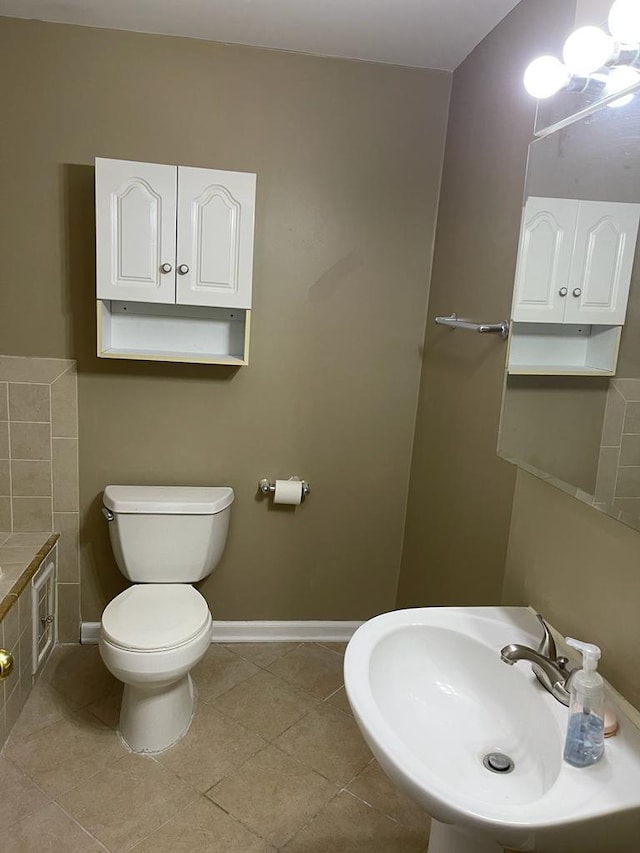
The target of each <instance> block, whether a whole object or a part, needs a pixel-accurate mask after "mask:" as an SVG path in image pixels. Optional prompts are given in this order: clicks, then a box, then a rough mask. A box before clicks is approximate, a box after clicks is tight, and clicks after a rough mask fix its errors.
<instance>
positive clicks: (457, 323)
mask: <svg viewBox="0 0 640 853" xmlns="http://www.w3.org/2000/svg"><path fill="white" fill-rule="evenodd" d="M436 323H437V324H438V326H449V328H451V329H468V330H469V331H471V332H480V333H481V334H489V335H500V337H501V338H502V340H503V341H506V339H507V338H508V336H509V323H508V322H507V321H506V320H502V322H500V323H472V322H471V321H470V320H459V319H458V315H457V314H455V313H454V314H449V316H448V317H436Z"/></svg>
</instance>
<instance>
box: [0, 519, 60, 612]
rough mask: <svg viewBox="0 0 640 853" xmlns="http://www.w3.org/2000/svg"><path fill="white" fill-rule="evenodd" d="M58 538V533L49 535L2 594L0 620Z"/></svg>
mask: <svg viewBox="0 0 640 853" xmlns="http://www.w3.org/2000/svg"><path fill="white" fill-rule="evenodd" d="M59 538H60V534H59V533H52V534H51V535H50V536H49V538H48V539H47V541H46V542H45V543H44V545H42V546H41V547H40V549H39V550H38V551H37V552H36V553H35V554H34V556H33V559H32V560H31V562H30V563H29V565H28V566H27V567H26V568H25V570H24V571H23V572H22V573H21V575H20V577H19V578H18V579H17V580H16V582H15V583H14V584H13V586H12V587H11V589H10V590H9V592H8V593H6V595H4V596H3V598H2V600H1V601H0V622H1V621H2V620H3V619H4V617H5V616H6V615H7V613H8V612H9V611H10V610H11V608H12V607H13V605H14V604H15V603H16V601H17V600H18V597H19V596H20V593H21V592H22V590H23V589H24V588H25V587H26V585H27V584H28V583H29V581H30V580H31V578H32V577H33V576H34V575H35V573H36V572H37V570H38V568H39V566H40V564H41V563H42V561H43V560H44V559H45V557H46V556H47V554H49V553H50V551H51V550H52V549H53V546H54V545H55V544H56V542H57V541H58V539H59Z"/></svg>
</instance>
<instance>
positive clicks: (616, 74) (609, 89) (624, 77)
mask: <svg viewBox="0 0 640 853" xmlns="http://www.w3.org/2000/svg"><path fill="white" fill-rule="evenodd" d="M638 82H640V71H638V69H637V68H630V67H629V66H628V65H620V66H618V67H617V68H612V69H611V71H610V72H609V75H608V77H607V82H606V84H605V87H604V90H603V95H615V93H616V92H622V90H623V89H628V88H629V86H633V85H634V84H635V83H638ZM632 100H633V92H628V93H627V94H626V95H623V96H622V97H621V98H616V100H615V101H611V103H609V104H607V106H608V107H624V105H625V104H628V103H629V102H630V101H632Z"/></svg>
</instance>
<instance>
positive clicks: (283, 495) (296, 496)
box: [273, 480, 302, 504]
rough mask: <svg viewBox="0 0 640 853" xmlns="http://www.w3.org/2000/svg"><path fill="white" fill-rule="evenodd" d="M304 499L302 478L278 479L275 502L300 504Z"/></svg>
mask: <svg viewBox="0 0 640 853" xmlns="http://www.w3.org/2000/svg"><path fill="white" fill-rule="evenodd" d="M301 501H302V480H276V491H275V494H274V496H273V502H274V504H299V503H300V502H301Z"/></svg>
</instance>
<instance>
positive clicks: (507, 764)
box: [482, 752, 515, 773]
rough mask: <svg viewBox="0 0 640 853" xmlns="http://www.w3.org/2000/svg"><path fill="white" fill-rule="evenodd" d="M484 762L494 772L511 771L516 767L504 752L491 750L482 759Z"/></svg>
mask: <svg viewBox="0 0 640 853" xmlns="http://www.w3.org/2000/svg"><path fill="white" fill-rule="evenodd" d="M482 763H483V764H484V766H485V767H486V768H487V770H491V772H492V773H511V771H512V770H513V768H514V767H515V764H514V763H513V761H512V760H511V758H509V756H508V755H505V754H504V752H489V753H487V755H485V757H484V758H483V759H482Z"/></svg>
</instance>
